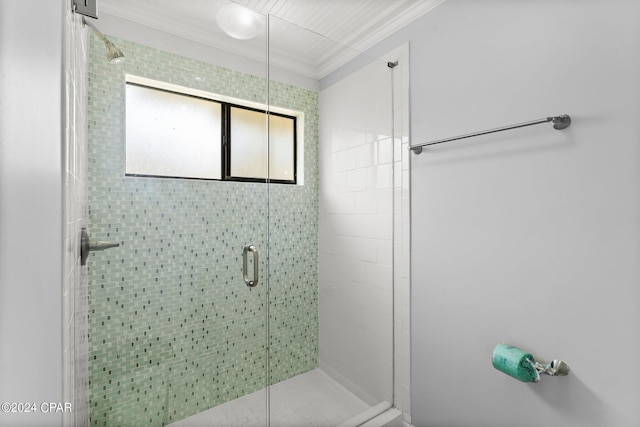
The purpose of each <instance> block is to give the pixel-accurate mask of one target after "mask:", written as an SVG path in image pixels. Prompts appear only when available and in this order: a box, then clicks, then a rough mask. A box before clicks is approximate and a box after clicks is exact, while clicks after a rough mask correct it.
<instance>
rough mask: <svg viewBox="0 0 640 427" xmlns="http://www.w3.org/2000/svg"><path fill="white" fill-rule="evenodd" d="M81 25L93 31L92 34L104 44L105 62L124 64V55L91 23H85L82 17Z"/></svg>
mask: <svg viewBox="0 0 640 427" xmlns="http://www.w3.org/2000/svg"><path fill="white" fill-rule="evenodd" d="M82 23H83V24H85V25H87V26H89V28H91V29H92V30H93V32H94V33H95V34H96V36H98V38H99V39H100V40H102V42H103V43H104V47H106V48H107V61H109V63H110V64H119V63H121V62H124V54H123V53H122V51H121V50H120V49H118V48H117V47H115V46H114V44H113V43H111V40H109V39H108V38H107V37H106V36H105V35H104V34H102V33H101V32H100V31H99V30H98V29H97V28H96V27H95V26H94V25H93V24H92V23H90V22H89V21H87V20H86V19H85V18H84V17H82Z"/></svg>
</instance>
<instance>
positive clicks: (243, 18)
mask: <svg viewBox="0 0 640 427" xmlns="http://www.w3.org/2000/svg"><path fill="white" fill-rule="evenodd" d="M265 21H266V18H265V16H264V15H260V14H259V13H257V12H254V11H253V10H251V9H249V8H246V7H244V6H241V5H239V4H237V3H228V4H226V5H224V6H222V7H221V8H220V10H218V13H217V14H216V22H217V23H218V25H219V26H220V28H222V30H223V31H224V32H225V33H227V34H228V35H230V36H231V37H233V38H235V39H240V40H248V39H252V38H254V37H256V36H257V35H258V34H260V33H261V32H263V31H264V30H265V27H266V23H265Z"/></svg>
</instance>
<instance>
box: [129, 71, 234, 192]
mask: <svg viewBox="0 0 640 427" xmlns="http://www.w3.org/2000/svg"><path fill="white" fill-rule="evenodd" d="M126 114H127V120H126V137H125V138H126V145H127V149H126V173H127V174H133V175H152V176H173V177H184V178H210V179H220V178H221V173H220V158H221V148H220V144H221V134H222V127H221V106H220V104H219V103H217V102H213V101H210V100H204V99H200V98H196V97H193V96H188V95H182V94H177V93H173V92H167V91H164V90H160V89H154V88H149V87H144V86H138V85H135V84H127V91H126Z"/></svg>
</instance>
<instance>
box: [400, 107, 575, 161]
mask: <svg viewBox="0 0 640 427" xmlns="http://www.w3.org/2000/svg"><path fill="white" fill-rule="evenodd" d="M549 122H553V127H554V129H558V130H560V129H566V128H568V127H569V125H570V124H571V117H569V116H568V115H566V114H563V115H560V116H553V117H547V118H544V119H538V120H532V121H530V122H525V123H519V124H516V125H510V126H504V127H500V128H495V129H489V130H484V131H480V132H474V133H468V134H466V135H460V136H454V137H452V138H445V139H438V140H437V141H431V142H425V143H423V144H416V145H412V146H410V147H409V149H410V150H411V151H413V152H414V153H415V154H420V153H422V147H427V146H429V145H436V144H442V143H444V142H450V141H457V140H459V139H465V138H472V137H474V136H480V135H487V134H490V133H496V132H502V131H505V130H511V129H517V128H523V127H526V126H533V125H539V124H541V123H549Z"/></svg>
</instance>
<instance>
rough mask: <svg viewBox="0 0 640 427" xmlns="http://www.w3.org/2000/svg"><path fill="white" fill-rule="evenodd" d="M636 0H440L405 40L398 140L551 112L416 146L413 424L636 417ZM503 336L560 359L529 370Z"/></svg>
mask: <svg viewBox="0 0 640 427" xmlns="http://www.w3.org/2000/svg"><path fill="white" fill-rule="evenodd" d="M639 16H640V5H639V4H638V3H637V2H631V1H626V0H616V1H613V2H596V1H586V2H581V4H580V6H579V7H577V6H576V5H575V3H574V2H571V1H556V2H553V5H551V4H548V2H541V1H539V2H507V1H501V0H491V1H484V2H482V4H481V5H480V4H478V2H475V1H471V0H449V1H447V2H445V3H444V4H442V5H441V6H439V7H438V8H436V9H435V10H434V11H433V12H431V13H430V14H428V15H426V16H424V17H423V18H421V19H419V20H417V21H416V22H414V24H412V25H410V26H409V27H406V28H405V29H403V30H401V31H400V32H398V33H396V34H394V35H393V36H392V37H391V38H389V39H387V40H386V41H385V42H383V43H382V44H381V45H379V46H378V47H377V48H378V49H380V50H383V49H386V48H388V47H389V45H393V44H397V43H399V42H403V41H410V42H411V52H412V57H411V61H412V62H411V90H412V95H411V100H412V103H411V109H412V111H411V117H412V121H411V129H412V142H413V143H419V142H426V141H429V140H432V139H438V138H442V137H447V136H454V135H459V134H464V133H468V132H473V131H476V130H483V129H488V128H492V127H498V126H503V125H508V124H512V123H519V122H524V121H528V120H532V119H536V118H540V117H546V116H548V115H556V114H564V113H566V114H570V115H571V116H572V117H573V124H572V126H571V127H570V128H569V129H567V130H565V131H556V130H554V129H553V128H551V127H550V126H547V125H544V126H543V125H540V126H536V127H530V128H526V129H520V130H517V131H512V132H509V133H507V132H505V133H501V134H496V135H493V136H487V137H482V138H477V139H473V140H467V141H459V142H455V143H450V144H448V145H443V146H439V147H437V148H432V149H430V150H427V151H426V152H425V153H423V154H422V155H420V156H413V155H412V173H411V179H412V235H411V238H412V307H411V308H412V310H411V313H412V421H413V424H414V425H416V426H418V427H422V426H457V427H464V426H474V427H479V426H532V427H533V426H540V425H562V426H582V427H584V426H603V425H606V426H612V427H627V426H632V425H639V424H640V412H639V410H638V406H637V402H638V401H640V381H639V380H640V373H639V372H638V370H637V369H636V367H635V361H636V360H637V355H638V354H639V352H640V334H638V325H639V324H640V323H639V320H640V288H639V287H638V283H639V282H640V280H639V279H640V277H639V276H640V268H639V264H638V260H639V259H640V247H639V243H640V215H639V213H640V212H639V208H640V188H639V187H640V180H639V178H640V177H639V175H640V164H639V162H640V156H639V154H640V153H639V146H638V140H639V138H640V125H639V121H638V116H639V114H640V98H638V96H637V94H638V93H639V91H640V81H639V80H638V75H640V57H639V56H638V55H637V52H638V51H639V48H640V27H638V25H637V20H638V17H639ZM501 341H507V342H509V343H511V344H513V345H517V346H520V347H522V348H524V349H525V350H528V351H531V352H533V353H534V355H535V356H536V357H537V358H542V359H552V358H559V359H563V360H565V361H566V362H567V363H568V364H569V365H570V366H571V368H572V372H571V374H570V376H568V377H566V378H551V377H547V378H543V381H542V382H541V383H539V384H525V383H520V382H518V381H517V380H515V379H513V378H511V377H508V376H506V375H504V374H502V373H501V372H499V371H497V370H495V369H494V368H493V367H492V366H491V363H490V360H491V354H492V350H493V348H494V346H495V345H496V344H497V343H499V342H501Z"/></svg>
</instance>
